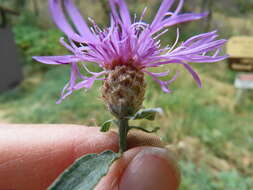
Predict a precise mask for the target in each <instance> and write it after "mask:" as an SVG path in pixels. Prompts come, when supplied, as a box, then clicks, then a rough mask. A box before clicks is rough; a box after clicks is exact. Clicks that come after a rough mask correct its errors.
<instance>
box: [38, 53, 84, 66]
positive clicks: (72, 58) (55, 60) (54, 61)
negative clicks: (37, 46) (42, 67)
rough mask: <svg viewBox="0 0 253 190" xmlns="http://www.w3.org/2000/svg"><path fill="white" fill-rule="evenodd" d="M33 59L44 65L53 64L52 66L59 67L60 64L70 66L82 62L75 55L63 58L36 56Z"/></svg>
mask: <svg viewBox="0 0 253 190" xmlns="http://www.w3.org/2000/svg"><path fill="white" fill-rule="evenodd" d="M33 59H35V60H36V61H38V62H41V63H44V64H52V65H59V64H70V63H76V62H78V61H80V59H79V58H77V57H76V56H73V55H63V56H34V57H33Z"/></svg>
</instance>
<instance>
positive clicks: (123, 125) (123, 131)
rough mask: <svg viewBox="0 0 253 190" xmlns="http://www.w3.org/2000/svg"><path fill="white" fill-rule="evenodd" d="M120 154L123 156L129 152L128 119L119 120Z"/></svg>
mask: <svg viewBox="0 0 253 190" xmlns="http://www.w3.org/2000/svg"><path fill="white" fill-rule="evenodd" d="M118 126H119V153H120V154H123V152H125V151H126V150H127V132H128V128H129V126H128V119H119V120H118Z"/></svg>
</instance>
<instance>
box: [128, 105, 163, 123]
mask: <svg viewBox="0 0 253 190" xmlns="http://www.w3.org/2000/svg"><path fill="white" fill-rule="evenodd" d="M157 113H159V114H162V113H163V111H162V109H161V108H150V109H143V110H140V111H138V112H137V113H136V114H135V115H134V116H133V117H131V118H130V119H132V120H137V119H147V120H154V119H155V116H156V114H157Z"/></svg>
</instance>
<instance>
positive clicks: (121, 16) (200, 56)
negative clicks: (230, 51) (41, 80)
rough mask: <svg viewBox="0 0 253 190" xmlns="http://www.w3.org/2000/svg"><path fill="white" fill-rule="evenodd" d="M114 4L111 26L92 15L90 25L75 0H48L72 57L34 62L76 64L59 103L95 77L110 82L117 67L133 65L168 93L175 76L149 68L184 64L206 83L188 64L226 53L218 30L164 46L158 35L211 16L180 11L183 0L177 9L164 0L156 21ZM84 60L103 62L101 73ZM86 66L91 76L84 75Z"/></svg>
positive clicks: (112, 1)
mask: <svg viewBox="0 0 253 190" xmlns="http://www.w3.org/2000/svg"><path fill="white" fill-rule="evenodd" d="M108 1H109V4H110V7H111V15H110V26H109V27H107V28H105V29H101V28H100V27H99V26H98V25H97V24H96V23H95V21H94V20H92V19H90V18H89V21H90V22H91V27H89V26H88V25H87V24H86V22H85V21H84V20H83V18H82V16H81V14H80V13H79V11H78V9H77V8H76V7H75V5H74V4H73V2H72V0H49V5H50V10H51V13H52V17H53V20H54V22H55V23H56V25H57V26H58V27H59V28H60V29H61V30H62V31H63V32H64V33H65V35H66V36H67V38H68V42H66V41H64V39H63V38H61V39H60V42H61V44H62V45H63V46H65V47H66V48H67V49H68V50H69V51H70V52H71V55H63V56H43V57H37V56H36V57H34V59H35V60H37V61H39V62H42V63H45V64H54V65H59V64H62V65H65V64H69V65H70V66H71V76H70V80H69V82H68V83H67V84H66V86H65V87H64V88H63V91H62V94H61V98H60V100H59V102H60V101H61V100H63V99H65V98H66V97H67V96H68V95H70V94H71V93H72V92H73V91H74V90H79V89H81V88H86V89H89V88H91V87H92V85H93V83H94V82H95V81H96V80H106V79H105V78H104V77H102V76H103V75H106V74H107V73H108V72H110V71H111V70H113V69H114V68H115V67H116V66H120V65H128V66H132V67H134V68H137V69H139V70H140V71H142V72H144V73H146V74H148V75H149V76H151V77H152V78H153V79H154V81H156V82H157V83H158V84H159V85H160V86H161V88H162V90H163V91H164V92H166V93H169V92H170V89H169V84H170V83H171V82H173V81H174V80H175V79H176V76H177V75H176V76H174V77H172V79H171V80H168V81H163V80H161V79H160V77H164V76H167V75H168V74H169V72H163V73H154V72H150V71H148V68H152V67H161V66H163V65H165V64H180V65H182V66H183V67H184V68H185V69H187V70H188V71H189V72H190V74H191V75H192V76H193V78H194V79H195V80H196V82H197V84H198V85H199V86H200V87H201V81H200V78H199V76H198V74H197V73H196V72H195V71H194V70H193V69H192V67H191V66H190V65H189V64H188V62H196V63H203V62H217V61H221V60H223V59H225V58H227V56H220V55H219V52H220V49H221V47H222V46H223V44H224V43H225V42H226V40H224V39H222V40H217V39H216V38H217V36H218V35H217V33H216V31H213V32H209V33H204V34H200V35H197V36H193V37H191V38H190V39H188V40H186V41H185V42H183V43H181V44H178V41H179V31H177V39H176V41H175V43H174V44H173V45H172V46H167V47H164V48H161V44H160V41H159V37H160V36H161V35H163V34H164V33H166V32H167V30H168V29H167V28H168V27H170V26H173V25H176V24H179V23H183V22H187V21H193V20H198V19H201V18H203V17H205V16H206V15H207V14H206V13H202V14H194V13H184V14H179V12H180V11H181V9H182V6H183V3H184V0H180V1H179V4H178V6H177V8H176V10H175V11H174V12H172V11H169V9H170V8H171V7H172V5H173V4H174V0H163V2H162V3H161V6H160V8H159V10H158V12H157V14H156V16H155V18H154V20H153V22H152V23H150V24H149V23H146V22H145V21H144V20H143V18H144V16H145V13H146V10H147V9H146V8H145V9H144V11H143V12H142V15H141V16H140V18H139V19H137V18H136V17H134V19H131V17H130V13H129V10H128V8H127V5H126V3H125V1H124V0H108ZM63 9H65V10H66V13H67V14H68V16H69V18H71V20H72V23H73V27H72V25H71V24H70V23H69V22H68V19H67V18H66V16H65V14H64V11H63ZM85 62H92V63H96V64H98V66H99V67H100V68H101V69H102V70H103V71H101V72H99V73H95V72H91V71H89V70H88V68H87V66H86V64H85ZM81 68H82V69H85V70H86V71H87V72H88V73H89V74H90V75H91V76H89V77H87V76H84V75H83V74H81V72H80V69H81Z"/></svg>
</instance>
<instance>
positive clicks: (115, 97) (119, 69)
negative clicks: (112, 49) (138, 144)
mask: <svg viewBox="0 0 253 190" xmlns="http://www.w3.org/2000/svg"><path fill="white" fill-rule="evenodd" d="M145 88H146V83H145V80H144V73H143V72H142V71H141V70H138V69H136V68H135V67H132V66H131V65H129V66H126V65H122V66H116V67H115V68H114V69H113V70H111V72H109V73H108V76H107V77H106V80H105V81H104V85H103V87H102V97H103V99H104V101H105V103H106V104H107V106H108V108H109V110H110V112H111V113H112V114H113V115H114V116H115V117H116V118H120V119H122V118H125V117H129V116H133V115H134V114H135V113H136V112H137V111H138V110H139V109H140V108H141V106H142V102H143V100H144V95H145Z"/></svg>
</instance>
